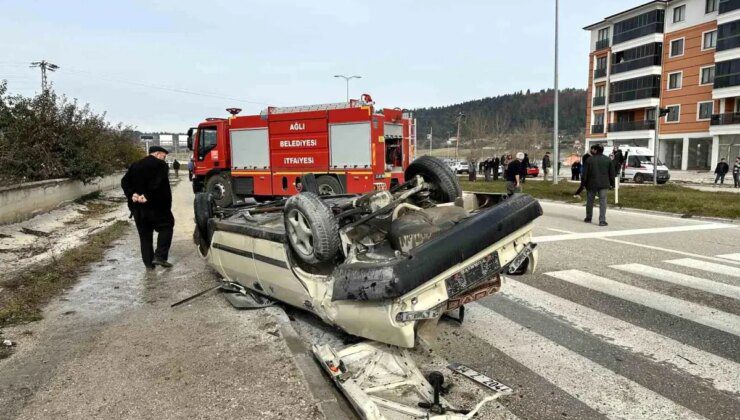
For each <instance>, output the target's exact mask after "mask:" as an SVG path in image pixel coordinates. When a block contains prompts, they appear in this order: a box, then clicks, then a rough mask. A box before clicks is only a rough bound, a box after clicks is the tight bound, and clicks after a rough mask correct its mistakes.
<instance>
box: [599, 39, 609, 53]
mask: <svg viewBox="0 0 740 420" xmlns="http://www.w3.org/2000/svg"><path fill="white" fill-rule="evenodd" d="M608 47H609V38H607V39H600V40H598V41H596V49H597V50H603V49H604V48H608Z"/></svg>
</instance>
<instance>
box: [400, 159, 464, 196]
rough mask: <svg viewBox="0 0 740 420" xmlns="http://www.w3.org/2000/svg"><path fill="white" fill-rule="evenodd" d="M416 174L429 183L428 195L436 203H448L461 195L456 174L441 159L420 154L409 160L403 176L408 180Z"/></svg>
mask: <svg viewBox="0 0 740 420" xmlns="http://www.w3.org/2000/svg"><path fill="white" fill-rule="evenodd" d="M416 175H420V176H421V177H422V178H424V181H425V182H427V183H428V184H429V185H430V190H431V191H430V196H429V198H431V199H432V200H433V201H435V202H437V203H449V202H451V201H455V199H456V198H458V197H460V196H462V188H460V181H459V180H458V179H457V176H456V175H455V174H454V173H453V172H452V171H451V170H450V169H449V167H447V165H445V164H444V162H442V161H441V160H439V159H437V158H435V157H432V156H421V157H419V158H417V159H416V160H414V161H413V162H411V164H410V165H409V167H408V168H406V172H405V173H404V176H405V177H406V180H410V179H411V178H413V177H415V176H416Z"/></svg>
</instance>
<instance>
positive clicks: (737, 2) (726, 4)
mask: <svg viewBox="0 0 740 420" xmlns="http://www.w3.org/2000/svg"><path fill="white" fill-rule="evenodd" d="M737 9H740V0H720V1H719V14H720V15H721V14H723V13H727V12H731V11H733V10H737Z"/></svg>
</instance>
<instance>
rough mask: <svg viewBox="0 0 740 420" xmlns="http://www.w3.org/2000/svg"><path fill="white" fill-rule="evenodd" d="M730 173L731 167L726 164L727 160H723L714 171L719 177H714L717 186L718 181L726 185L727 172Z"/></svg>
mask: <svg viewBox="0 0 740 420" xmlns="http://www.w3.org/2000/svg"><path fill="white" fill-rule="evenodd" d="M729 171H730V165H728V164H727V162H725V158H722V159H721V160H720V161H719V163H718V164H717V167H716V168H715V169H714V173H715V174H716V175H717V176H715V177H714V183H715V184H716V183H717V181H719V183H720V184H722V185H724V184H725V175H727V172H729Z"/></svg>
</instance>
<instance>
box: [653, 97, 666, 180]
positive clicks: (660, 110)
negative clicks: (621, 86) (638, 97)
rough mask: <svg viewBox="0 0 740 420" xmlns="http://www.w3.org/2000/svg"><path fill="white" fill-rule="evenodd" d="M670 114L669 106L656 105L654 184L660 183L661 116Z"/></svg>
mask: <svg viewBox="0 0 740 420" xmlns="http://www.w3.org/2000/svg"><path fill="white" fill-rule="evenodd" d="M666 115H668V108H661V107H660V105H658V106H656V107H655V139H654V140H653V185H655V186H657V185H658V142H659V141H660V134H659V133H658V131H660V118H661V117H664V116H666Z"/></svg>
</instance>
